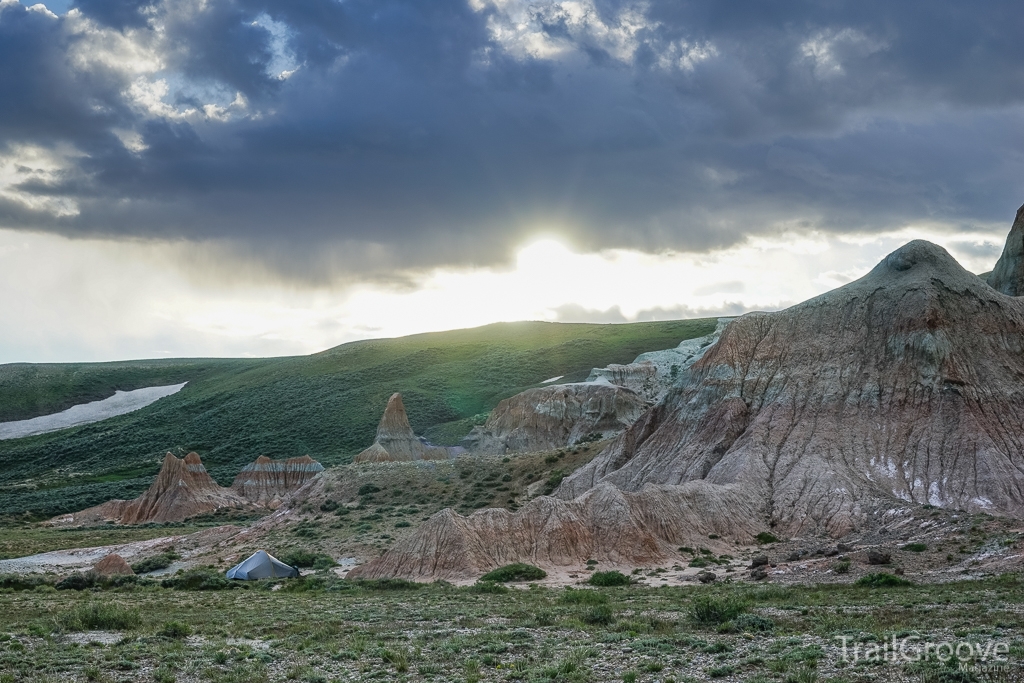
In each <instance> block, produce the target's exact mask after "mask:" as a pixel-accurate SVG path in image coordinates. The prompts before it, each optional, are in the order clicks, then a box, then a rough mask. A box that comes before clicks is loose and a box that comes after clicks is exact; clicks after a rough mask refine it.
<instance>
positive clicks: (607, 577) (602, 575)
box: [587, 570, 632, 588]
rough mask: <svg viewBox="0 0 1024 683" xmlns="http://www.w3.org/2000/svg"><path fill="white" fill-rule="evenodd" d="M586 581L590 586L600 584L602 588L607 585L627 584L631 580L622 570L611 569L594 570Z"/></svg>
mask: <svg viewBox="0 0 1024 683" xmlns="http://www.w3.org/2000/svg"><path fill="white" fill-rule="evenodd" d="M587 583H589V584H590V585H591V586H601V587H602V588H603V587H607V586H628V585H629V584H630V583H632V581H631V580H630V578H629V577H628V576H626V575H625V574H623V573H622V572H617V571H614V570H612V571H608V572H594V574H593V575H591V577H590V578H589V579H587Z"/></svg>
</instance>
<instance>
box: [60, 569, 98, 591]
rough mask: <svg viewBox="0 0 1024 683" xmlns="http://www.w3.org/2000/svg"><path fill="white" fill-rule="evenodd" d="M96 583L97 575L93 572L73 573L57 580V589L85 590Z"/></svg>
mask: <svg viewBox="0 0 1024 683" xmlns="http://www.w3.org/2000/svg"><path fill="white" fill-rule="evenodd" d="M95 585H96V575H95V574H93V573H92V572H87V573H85V574H72V575H71V576H66V577H64V578H63V579H61V580H60V581H58V582H57V586H56V588H57V590H61V591H66V590H72V591H84V590H86V589H88V588H92V587H93V586H95Z"/></svg>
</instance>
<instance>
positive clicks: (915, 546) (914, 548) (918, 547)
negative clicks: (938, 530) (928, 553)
mask: <svg viewBox="0 0 1024 683" xmlns="http://www.w3.org/2000/svg"><path fill="white" fill-rule="evenodd" d="M903 550H909V551H910V552H912V553H923V552H924V551H925V550H928V546H927V545H925V544H924V543H908V544H906V545H905V546H903Z"/></svg>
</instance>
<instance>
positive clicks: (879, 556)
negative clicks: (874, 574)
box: [868, 550, 892, 564]
mask: <svg viewBox="0 0 1024 683" xmlns="http://www.w3.org/2000/svg"><path fill="white" fill-rule="evenodd" d="M891 560H892V555H890V554H889V553H883V552H880V551H878V550H869V551H868V564H889V562H890V561H891Z"/></svg>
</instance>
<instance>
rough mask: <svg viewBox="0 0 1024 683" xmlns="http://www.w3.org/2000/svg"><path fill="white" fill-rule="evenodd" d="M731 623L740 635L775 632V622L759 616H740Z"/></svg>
mask: <svg viewBox="0 0 1024 683" xmlns="http://www.w3.org/2000/svg"><path fill="white" fill-rule="evenodd" d="M733 623H734V624H735V625H736V630H737V631H739V632H740V633H765V632H767V631H774V630H775V622H774V621H772V620H771V619H769V618H767V617H762V616H760V615H759V614H741V615H740V616H738V617H736V619H735V621H733Z"/></svg>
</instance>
